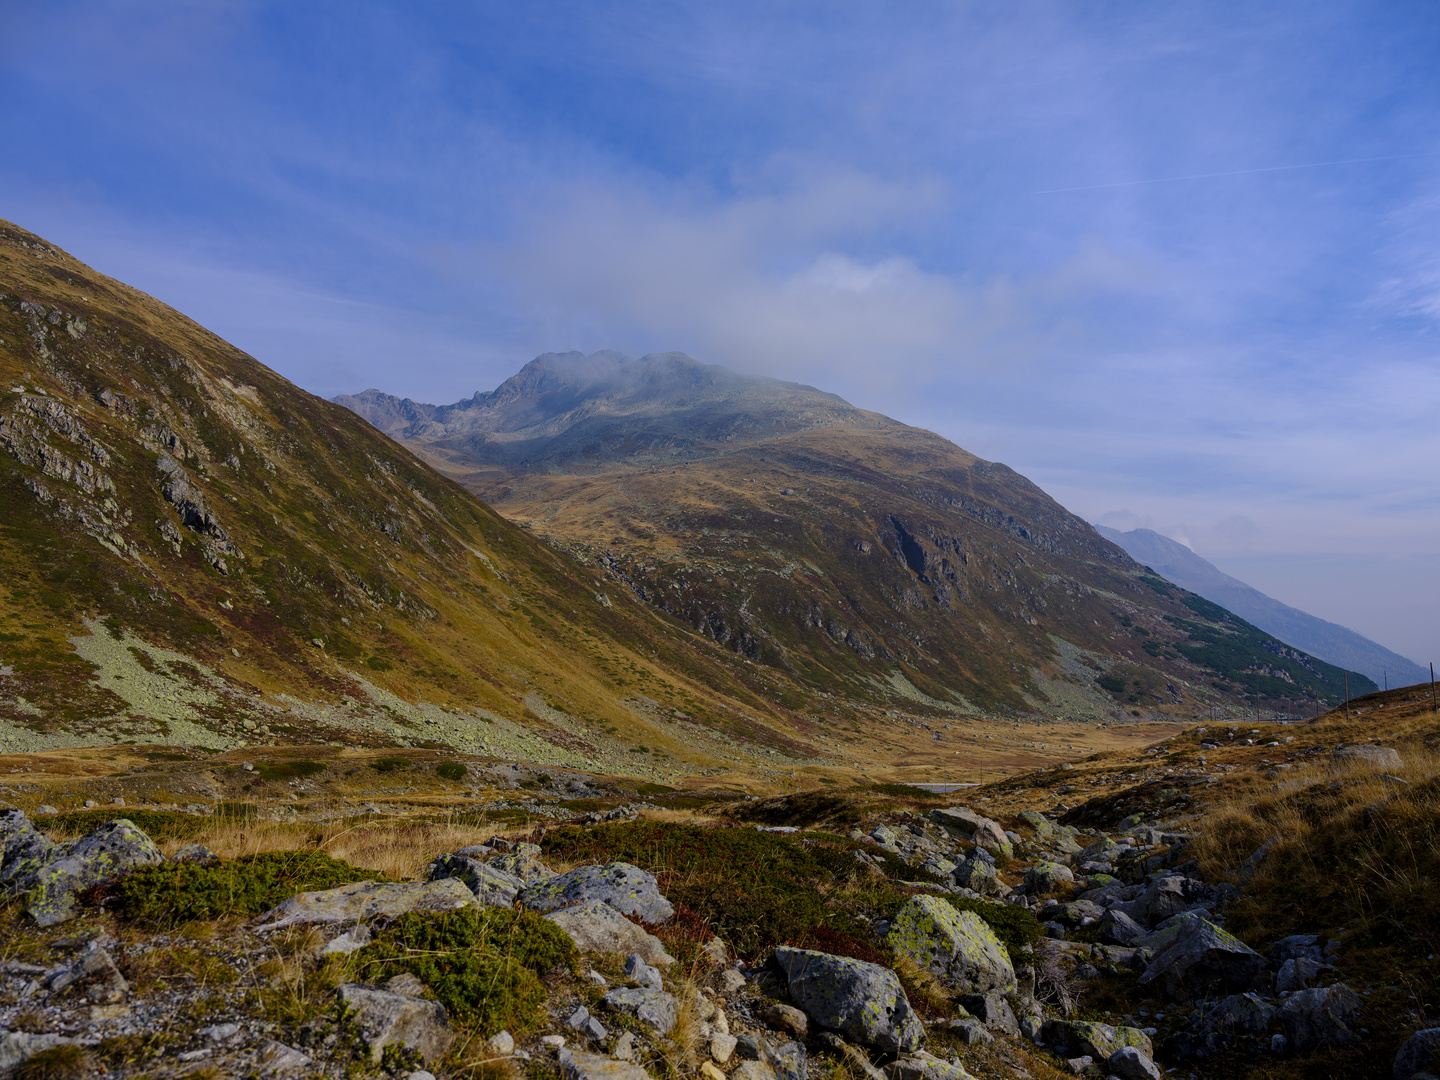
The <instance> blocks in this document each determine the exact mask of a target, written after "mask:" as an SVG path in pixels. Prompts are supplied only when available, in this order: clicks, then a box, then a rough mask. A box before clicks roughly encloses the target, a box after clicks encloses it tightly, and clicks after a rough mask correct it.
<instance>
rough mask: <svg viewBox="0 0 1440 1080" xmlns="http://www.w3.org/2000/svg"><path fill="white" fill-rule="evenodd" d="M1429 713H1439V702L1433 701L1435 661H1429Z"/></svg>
mask: <svg viewBox="0 0 1440 1080" xmlns="http://www.w3.org/2000/svg"><path fill="white" fill-rule="evenodd" d="M1430 711H1431V712H1437V713H1440V701H1436V700H1435V661H1434V660H1431V661H1430Z"/></svg>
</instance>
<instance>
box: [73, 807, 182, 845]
mask: <svg viewBox="0 0 1440 1080" xmlns="http://www.w3.org/2000/svg"><path fill="white" fill-rule="evenodd" d="M117 818H125V819H126V820H128V821H131V822H133V823H134V825H135V827H136V828H137V829H140V830H141V831H142V832H143V833H145V835H146V836H148V837H150V839H151V840H157V841H163V840H184V839H187V838H188V837H191V836H194V835H195V834H196V833H197V832H199V831H200V829H201V827H202V826H203V825H206V824H208V822H207V821H206V819H205V818H203V817H200V816H198V815H196V814H176V813H167V812H166V811H164V810H127V809H125V808H124V807H119V806H117V807H114V808H112V809H109V810H71V811H69V812H68V813H64V814H60V815H58V816H56V817H54V818H51V819H50V823H49V824H47V826H46V828H47V831H48V830H49V829H55V830H61V831H64V832H77V833H88V832H93V831H94V830H96V829H98V828H100V826H101V825H104V824H106V823H107V822H111V821H114V820H116V819H117Z"/></svg>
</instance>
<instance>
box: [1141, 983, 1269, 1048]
mask: <svg viewBox="0 0 1440 1080" xmlns="http://www.w3.org/2000/svg"><path fill="white" fill-rule="evenodd" d="M1275 1011H1276V1010H1275V1006H1273V1005H1271V1004H1270V1003H1269V1002H1267V1001H1265V1000H1264V999H1263V998H1261V997H1260V996H1259V995H1257V994H1231V995H1230V996H1229V997H1227V998H1222V999H1221V1000H1220V1001H1217V1002H1216V1003H1215V1004H1214V1005H1212V1006H1211V1007H1210V1008H1209V1009H1208V1010H1207V1011H1206V1012H1205V1013H1204V1014H1203V1015H1201V1016H1200V1018H1199V1019H1197V1020H1195V1021H1194V1022H1193V1023H1192V1024H1191V1025H1190V1030H1188V1031H1183V1032H1180V1033H1178V1034H1177V1035H1175V1036H1173V1038H1172V1039H1171V1040H1169V1041H1167V1043H1166V1046H1167V1047H1168V1048H1169V1049H1171V1050H1173V1051H1174V1052H1175V1053H1177V1054H1180V1055H1181V1056H1182V1057H1199V1058H1203V1057H1209V1056H1210V1055H1211V1054H1216V1053H1219V1052H1220V1051H1221V1050H1226V1049H1231V1048H1249V1049H1259V1048H1260V1047H1261V1046H1262V1045H1264V1042H1265V1040H1266V1038H1267V1034H1268V1032H1269V1030H1270V1025H1271V1023H1272V1022H1273V1021H1274V1019H1275Z"/></svg>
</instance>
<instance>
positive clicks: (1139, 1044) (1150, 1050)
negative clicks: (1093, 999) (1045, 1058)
mask: <svg viewBox="0 0 1440 1080" xmlns="http://www.w3.org/2000/svg"><path fill="white" fill-rule="evenodd" d="M1040 1038H1041V1039H1042V1040H1043V1041H1044V1043H1045V1045H1046V1046H1049V1047H1052V1048H1053V1049H1055V1050H1057V1051H1059V1052H1060V1053H1063V1054H1074V1055H1077V1056H1078V1055H1082V1054H1083V1055H1086V1056H1089V1057H1091V1058H1094V1059H1095V1060H1096V1061H1108V1060H1109V1058H1110V1055H1112V1054H1114V1053H1115V1051H1117V1050H1121V1049H1123V1048H1125V1047H1127V1046H1129V1047H1134V1048H1135V1049H1137V1050H1139V1051H1140V1052H1141V1053H1143V1054H1144V1055H1145V1056H1146V1057H1147V1058H1152V1057H1154V1056H1155V1048H1154V1047H1153V1046H1151V1045H1150V1036H1148V1035H1146V1034H1145V1032H1143V1031H1141V1030H1140V1029H1139V1028H1133V1027H1114V1026H1112V1025H1110V1024H1096V1023H1092V1022H1090V1021H1085V1020H1051V1021H1050V1022H1048V1023H1047V1024H1046V1025H1045V1027H1044V1028H1043V1029H1042V1030H1041V1033H1040Z"/></svg>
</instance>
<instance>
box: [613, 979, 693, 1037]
mask: <svg viewBox="0 0 1440 1080" xmlns="http://www.w3.org/2000/svg"><path fill="white" fill-rule="evenodd" d="M605 1007H606V1008H607V1009H609V1010H611V1011H612V1012H618V1013H623V1014H624V1015H625V1016H633V1017H635V1019H636V1020H639V1021H640V1022H641V1023H642V1024H645V1025H647V1026H648V1027H649V1028H650V1029H651V1030H653V1031H654V1032H655V1034H657V1035H665V1034H667V1033H668V1032H669V1031H670V1029H671V1028H672V1027H674V1026H675V1018H676V1017H677V1016H679V1014H680V1012H679V1010H680V1003H679V1002H677V1001H676V1000H675V998H674V997H673V996H672V995H670V994H667V993H665V992H664V991H663V990H643V989H639V988H636V987H627V988H625V989H621V990H611V991H610V993H608V994H606V995H605Z"/></svg>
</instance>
